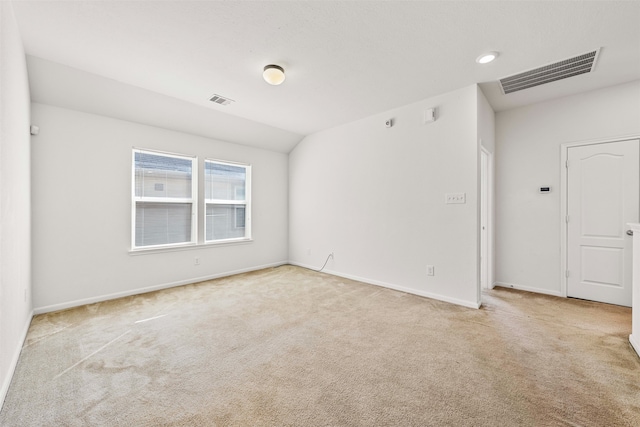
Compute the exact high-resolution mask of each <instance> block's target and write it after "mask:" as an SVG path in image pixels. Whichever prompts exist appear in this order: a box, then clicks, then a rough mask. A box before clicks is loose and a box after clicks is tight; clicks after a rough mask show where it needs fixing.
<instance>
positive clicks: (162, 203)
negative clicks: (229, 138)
mask: <svg viewBox="0 0 640 427" xmlns="http://www.w3.org/2000/svg"><path fill="white" fill-rule="evenodd" d="M196 169H197V162H196V158H195V157H185V156H178V155H173V154H164V153H155V152H149V151H141V150H133V175H134V176H133V191H132V192H133V203H132V205H133V206H132V209H133V220H132V221H133V224H132V227H133V230H134V232H133V238H132V248H134V249H136V248H147V247H158V246H160V247H162V246H174V245H184V244H190V243H196V240H197V238H196V236H197V234H196V224H197V217H196V213H197V208H196V207H197V199H196V194H197V188H198V187H197V181H196V176H197V171H196Z"/></svg>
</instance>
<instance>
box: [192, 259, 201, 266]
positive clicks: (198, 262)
mask: <svg viewBox="0 0 640 427" xmlns="http://www.w3.org/2000/svg"><path fill="white" fill-rule="evenodd" d="M193 265H200V257H195V258H194V259H193Z"/></svg>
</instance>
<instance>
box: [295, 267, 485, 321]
mask: <svg viewBox="0 0 640 427" xmlns="http://www.w3.org/2000/svg"><path fill="white" fill-rule="evenodd" d="M289 264H291V265H295V266H297V267H302V268H308V269H309V270H314V271H317V269H316V268H315V267H314V266H311V265H307V264H304V263H300V262H297V261H289ZM322 272H323V273H326V274H330V275H332V276H337V277H343V278H345V279H349V280H355V281H358V282H362V283H366V284H367V285H374V286H379V287H382V288H387V289H391V290H394V291H400V292H404V293H407V294H412V295H417V296H420V297H425V298H429V299H433V300H437V301H442V302H446V303H449V304H455V305H460V306H462V307H467V308H473V309H479V308H480V306H481V302H477V301H465V300H462V299H458V298H452V297H448V296H446V295H440V294H435V293H432V292H425V291H421V290H419V289H414V288H408V287H404V286H401V285H396V284H394V283H388V282H383V281H380V280H374V279H368V278H366V277H361V276H355V275H353V274H346V273H341V272H339V271H335V270H322Z"/></svg>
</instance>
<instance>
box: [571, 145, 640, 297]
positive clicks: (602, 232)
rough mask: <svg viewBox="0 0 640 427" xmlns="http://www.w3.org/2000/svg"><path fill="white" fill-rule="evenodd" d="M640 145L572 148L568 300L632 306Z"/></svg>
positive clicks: (639, 176)
mask: <svg viewBox="0 0 640 427" xmlns="http://www.w3.org/2000/svg"><path fill="white" fill-rule="evenodd" d="M638 146H639V141H638V140H630V141H619V142H612V143H607V144H595V145H586V146H579V147H571V148H569V149H568V165H567V168H568V171H567V212H568V215H569V217H568V226H567V233H568V238H567V267H568V274H569V277H568V279H567V295H568V296H570V297H575V298H582V299H587V300H592V301H600V302H606V303H610V304H618V305H624V306H627V307H630V306H631V245H632V239H631V237H630V236H629V235H627V233H626V231H627V223H629V222H638V205H639V203H638V199H639V193H638V191H639V188H640V186H639V178H640V174H639V172H638V165H639V162H640V157H639V151H638Z"/></svg>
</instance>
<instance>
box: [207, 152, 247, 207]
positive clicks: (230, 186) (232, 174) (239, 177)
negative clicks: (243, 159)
mask: <svg viewBox="0 0 640 427" xmlns="http://www.w3.org/2000/svg"><path fill="white" fill-rule="evenodd" d="M246 179H247V172H246V168H245V167H243V166H233V165H224V164H220V163H214V162H211V161H206V162H205V164H204V180H205V198H206V199H209V200H212V199H216V200H245V183H246Z"/></svg>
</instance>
